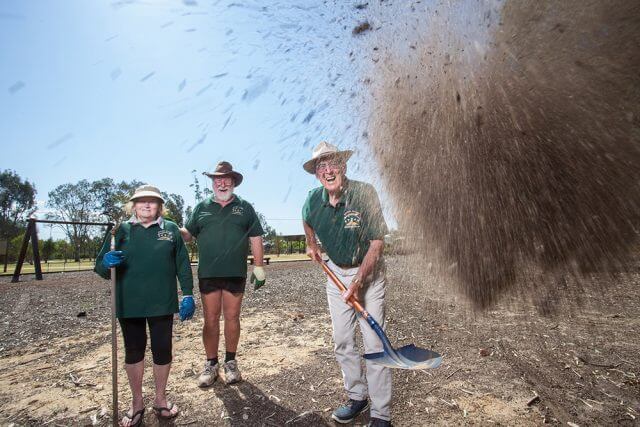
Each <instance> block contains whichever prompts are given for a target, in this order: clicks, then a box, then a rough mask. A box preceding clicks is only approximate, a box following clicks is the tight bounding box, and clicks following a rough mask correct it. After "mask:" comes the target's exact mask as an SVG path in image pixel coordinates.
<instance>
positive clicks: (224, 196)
mask: <svg viewBox="0 0 640 427" xmlns="http://www.w3.org/2000/svg"><path fill="white" fill-rule="evenodd" d="M214 197H215V198H216V200H218V201H220V202H227V201H229V200H230V199H231V198H232V197H233V191H228V192H227V193H225V194H220V195H218V194H215V193H214Z"/></svg>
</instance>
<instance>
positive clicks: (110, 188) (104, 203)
mask: <svg viewBox="0 0 640 427" xmlns="http://www.w3.org/2000/svg"><path fill="white" fill-rule="evenodd" d="M91 185H92V187H93V192H94V194H95V198H96V199H95V202H96V210H98V211H100V212H101V213H102V214H103V215H104V216H106V217H107V219H108V220H109V221H112V222H116V223H117V222H120V221H122V220H123V219H125V217H126V215H125V212H124V206H125V205H126V204H127V202H128V201H129V197H131V195H132V194H133V192H134V190H135V189H136V188H138V187H139V186H141V185H143V183H142V182H140V181H136V180H134V181H131V182H126V181H121V182H119V183H115V182H114V181H113V180H112V179H111V178H103V179H101V180H99V181H94V182H93V183H91Z"/></svg>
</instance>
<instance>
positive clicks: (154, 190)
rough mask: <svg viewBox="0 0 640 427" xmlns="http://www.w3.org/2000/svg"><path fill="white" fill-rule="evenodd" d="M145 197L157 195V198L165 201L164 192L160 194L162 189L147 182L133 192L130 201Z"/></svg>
mask: <svg viewBox="0 0 640 427" xmlns="http://www.w3.org/2000/svg"><path fill="white" fill-rule="evenodd" d="M143 197H155V198H156V199H160V201H161V202H162V203H164V198H163V197H162V194H160V190H159V189H158V187H154V186H153V185H149V184H145V185H141V186H140V187H138V188H136V189H135V191H134V192H133V196H131V198H130V199H129V201H130V202H135V201H136V200H137V199H141V198H143Z"/></svg>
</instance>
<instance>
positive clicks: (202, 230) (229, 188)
mask: <svg viewBox="0 0 640 427" xmlns="http://www.w3.org/2000/svg"><path fill="white" fill-rule="evenodd" d="M204 175H206V176H208V177H210V178H211V179H212V181H213V195H212V196H211V197H210V198H207V199H206V200H203V201H202V202H200V203H198V204H197V205H196V207H195V208H194V210H193V213H192V214H191V216H190V217H189V219H188V220H187V223H186V224H185V227H184V228H183V229H181V231H182V235H183V237H184V239H185V240H186V241H191V239H192V238H194V237H195V238H197V239H198V254H199V262H198V282H199V286H200V294H201V297H202V311H203V315H204V329H203V331H202V341H203V343H204V348H205V352H206V356H207V361H206V363H205V366H204V371H203V372H202V374H201V375H200V377H199V378H198V385H199V386H200V387H208V386H210V385H212V384H213V383H214V382H215V380H216V378H217V377H218V369H219V363H218V344H219V340H220V314H221V313H222V314H224V339H225V345H226V354H225V359H224V373H225V375H224V380H225V382H226V383H227V384H232V383H235V382H238V381H240V380H241V379H242V377H241V375H240V370H239V369H238V364H237V362H236V350H237V348H238V341H239V340H240V308H241V305H242V297H243V295H244V290H245V282H246V280H247V255H248V251H249V244H251V252H252V253H253V256H254V264H255V267H254V268H253V273H252V275H251V282H252V283H254V286H255V289H256V290H257V289H258V288H260V287H261V286H262V285H264V283H265V272H264V268H263V267H262V265H263V248H262V235H263V234H264V231H263V230H262V226H261V225H260V220H259V218H258V216H257V215H256V212H255V210H254V209H253V206H252V205H251V203H249V202H247V201H246V200H244V199H242V198H240V197H239V196H238V195H236V194H234V190H235V188H236V187H237V186H239V185H240V184H241V183H242V175H241V174H240V173H238V172H236V171H234V170H233V166H231V164H230V163H229V162H224V161H223V162H220V163H218V165H217V166H216V169H215V171H213V172H211V173H208V172H205V173H204Z"/></svg>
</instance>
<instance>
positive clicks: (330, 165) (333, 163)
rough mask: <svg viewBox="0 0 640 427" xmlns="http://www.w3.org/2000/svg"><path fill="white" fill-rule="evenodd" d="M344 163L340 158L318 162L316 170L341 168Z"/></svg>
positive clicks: (324, 170) (323, 170)
mask: <svg viewBox="0 0 640 427" xmlns="http://www.w3.org/2000/svg"><path fill="white" fill-rule="evenodd" d="M342 166H343V163H342V162H340V161H338V160H330V161H326V162H320V163H316V172H326V171H328V170H341V169H342Z"/></svg>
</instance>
